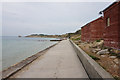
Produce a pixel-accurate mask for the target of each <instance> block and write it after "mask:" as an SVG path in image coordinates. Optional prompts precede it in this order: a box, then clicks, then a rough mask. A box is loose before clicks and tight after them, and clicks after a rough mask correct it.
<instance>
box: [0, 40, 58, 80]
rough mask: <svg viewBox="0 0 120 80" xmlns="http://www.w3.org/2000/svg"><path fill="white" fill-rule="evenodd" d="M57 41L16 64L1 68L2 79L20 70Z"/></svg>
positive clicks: (4, 79)
mask: <svg viewBox="0 0 120 80" xmlns="http://www.w3.org/2000/svg"><path fill="white" fill-rule="evenodd" d="M58 43H59V42H57V43H55V44H53V45H51V46H49V47H47V48H45V49H44V50H42V51H40V52H38V53H36V54H34V55H32V56H30V57H28V58H26V59H24V60H22V61H20V62H18V63H17V64H15V65H14V66H10V67H8V68H7V69H5V70H3V71H2V72H1V73H0V74H2V80H6V79H7V78H9V77H10V76H12V75H14V74H15V73H16V72H18V71H20V70H21V69H22V68H24V67H25V66H27V65H28V64H30V63H32V62H33V61H34V60H36V59H37V58H38V57H40V56H41V55H43V54H44V52H45V51H47V50H49V49H50V48H52V47H54V46H55V45H57V44H58Z"/></svg>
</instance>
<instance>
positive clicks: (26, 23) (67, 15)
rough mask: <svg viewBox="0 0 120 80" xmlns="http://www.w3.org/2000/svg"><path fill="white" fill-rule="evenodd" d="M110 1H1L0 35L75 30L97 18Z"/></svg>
mask: <svg viewBox="0 0 120 80" xmlns="http://www.w3.org/2000/svg"><path fill="white" fill-rule="evenodd" d="M110 4H111V2H4V3H2V35H3V36H18V35H22V36H25V35H29V34H32V33H44V34H64V33H68V32H75V31H76V30H78V29H80V28H81V27H82V26H83V25H85V24H86V23H88V22H90V21H92V20H94V19H96V18H98V17H99V16H101V15H99V14H98V13H99V11H101V10H103V9H105V8H106V7H107V6H108V5H110Z"/></svg>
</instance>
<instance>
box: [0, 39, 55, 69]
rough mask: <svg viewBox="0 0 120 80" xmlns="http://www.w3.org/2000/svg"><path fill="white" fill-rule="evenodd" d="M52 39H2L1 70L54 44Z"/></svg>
mask: <svg viewBox="0 0 120 80" xmlns="http://www.w3.org/2000/svg"><path fill="white" fill-rule="evenodd" d="M51 39H54V38H26V37H2V59H1V58H0V62H2V70H4V69H6V68H8V67H9V66H11V65H14V64H16V63H18V62H20V61H21V60H24V59H25V58H27V57H29V56H31V55H33V54H36V53H37V52H39V51H41V50H44V49H45V48H47V47H49V46H51V45H53V44H55V43H56V42H50V40H51Z"/></svg>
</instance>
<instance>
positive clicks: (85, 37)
mask: <svg viewBox="0 0 120 80" xmlns="http://www.w3.org/2000/svg"><path fill="white" fill-rule="evenodd" d="M89 27H90V24H86V25H85V26H83V27H82V28H81V40H82V41H86V42H89V40H90V30H89Z"/></svg>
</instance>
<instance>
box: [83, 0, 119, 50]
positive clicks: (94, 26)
mask: <svg viewBox="0 0 120 80" xmlns="http://www.w3.org/2000/svg"><path fill="white" fill-rule="evenodd" d="M103 13H104V17H100V18H98V19H96V20H94V21H92V22H90V23H88V24H87V25H85V26H83V27H82V28H81V40H82V41H87V42H91V41H95V40H98V39H104V45H105V46H107V47H112V48H117V49H120V1H119V2H114V3H113V4H111V5H110V6H108V7H107V8H106V9H104V10H103Z"/></svg>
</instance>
